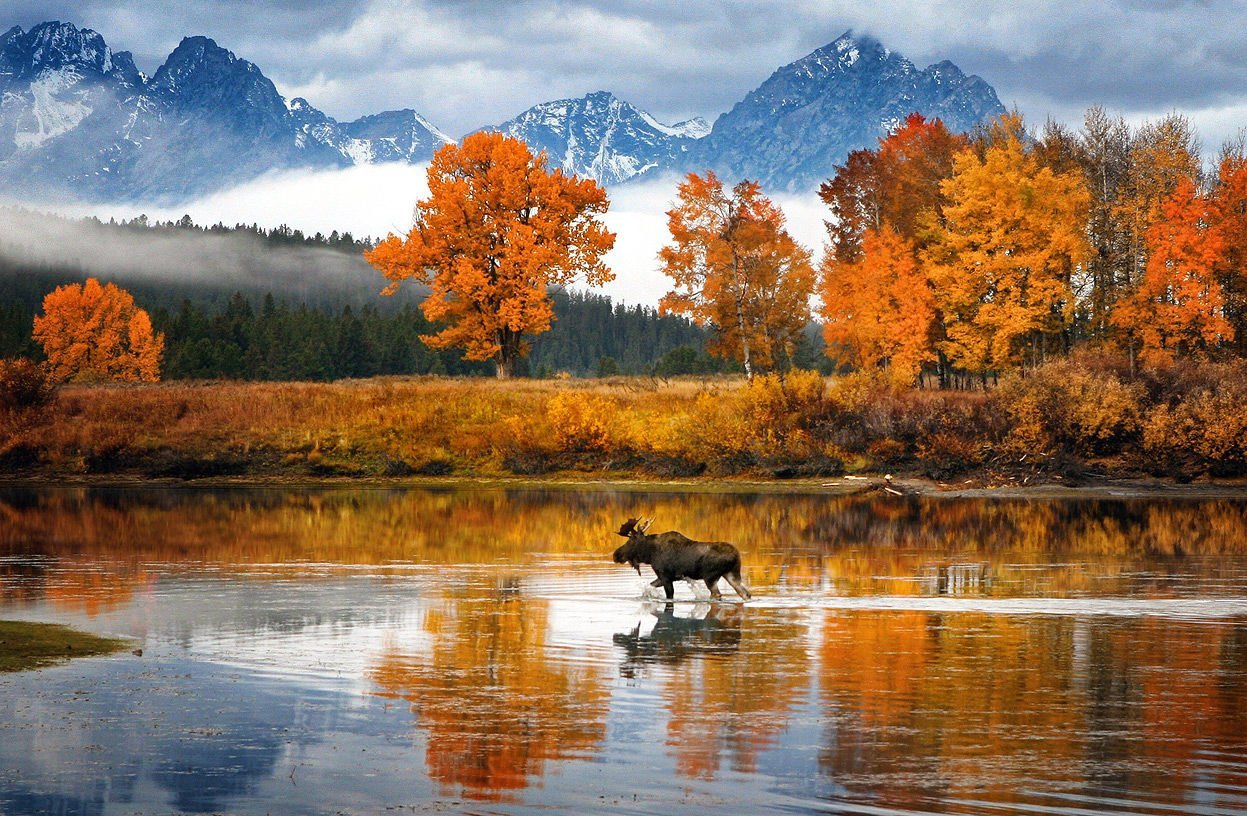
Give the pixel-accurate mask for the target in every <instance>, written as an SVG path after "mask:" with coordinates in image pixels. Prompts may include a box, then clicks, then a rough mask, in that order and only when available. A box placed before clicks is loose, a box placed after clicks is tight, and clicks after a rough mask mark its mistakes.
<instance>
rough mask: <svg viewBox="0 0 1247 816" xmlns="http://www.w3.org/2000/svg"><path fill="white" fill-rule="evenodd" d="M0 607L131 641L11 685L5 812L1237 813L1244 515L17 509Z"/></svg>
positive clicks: (602, 503)
mask: <svg viewBox="0 0 1247 816" xmlns="http://www.w3.org/2000/svg"><path fill="white" fill-rule="evenodd" d="M637 514H644V515H647V516H654V517H655V518H656V522H655V526H654V529H655V530H661V529H673V528H674V529H680V530H682V531H683V532H685V533H687V534H690V535H692V536H694V537H703V538H728V539H730V540H733V541H735V542H737V543H738V544H739V545H740V547H741V549H742V551H743V553H744V556H745V565H746V570H745V577H746V581H747V582H748V583H749V584H750V585H751V586H752V588H753V590H754V592H755V593H756V596H757V597H756V599H755V600H754V601H752V602H750V603H749V604H747V605H741V604H737V603H723V604H715V605H710V604H707V603H704V602H703V601H702V600H701V599H700V597H699V596H698V595H696V594H694V593H693V592H692V591H691V590H690V587H689V586H687V585H683V584H682V585H679V586H677V602H676V603H675V604H673V605H666V604H663V603H656V602H653V601H648V600H646V599H644V598H643V597H642V588H643V586H644V584H645V583H646V580H647V579H648V578H650V577H652V576H651V575H650V574H649V572H648V568H644V569H645V571H646V572H645V579H642V578H638V577H637V575H636V573H634V572H632V571H631V570H630V569H628V568H627V567H621V566H617V565H615V564H612V563H611V562H610V559H609V554H610V551H611V550H612V549H613V548H614V547H615V546H616V545H617V543H618V542H620V541H621V539H618V538H617V537H615V536H614V535H613V534H612V531H613V530H614V529H616V528H617V527H618V525H619V523H620V522H621V521H622V520H623V519H624V518H625V517H627V516H628V515H637ZM700 591H701V592H704V590H700ZM729 597H730V593H729ZM0 617H3V618H9V619H29V620H41V621H57V622H64V623H69V624H73V625H76V626H80V627H83V628H86V629H89V630H91V631H96V632H102V633H109V634H120V635H125V636H128V637H131V638H134V639H135V640H136V647H137V646H141V647H142V650H143V654H142V656H135V655H132V654H125V653H123V654H122V655H119V656H113V657H107V658H91V659H83V660H79V661H76V662H73V663H70V664H66V665H64V666H61V667H57V668H53V669H48V670H44V671H39V672H26V673H17V674H0V813H3V814H7V815H8V816H15V815H17V814H34V813H56V814H114V813H116V814H133V813H141V814H156V813H173V812H178V813H247V814H252V813H256V814H258V813H274V814H303V813H339V812H344V813H386V812H395V813H402V812H407V813H410V812H417V813H421V812H435V813H533V812H544V813H548V812H560V813H573V812H574V813H585V812H597V813H638V814H640V813H656V812H661V813H701V812H704V811H706V810H708V809H712V808H713V809H717V810H718V811H720V812H733V813H757V812H782V813H806V812H821V813H849V814H863V815H866V814H872V815H875V816H877V815H878V814H916V813H956V814H1002V816H1003V815H1005V814H1048V815H1049V816H1051V815H1052V814H1069V815H1070V816H1086V814H1097V813H1133V814H1166V815H1167V816H1173V814H1196V815H1198V816H1211V815H1213V814H1247V500H1243V501H1224V500H1220V501H1158V500H1151V501H1138V500H1120V501H1068V500H1061V501H1034V502H1025V501H1004V500H953V499H944V500H917V499H896V498H891V497H889V498H878V497H875V498H861V497H857V498H830V497H826V496H801V495H704V494H680V493H661V494H659V493H636V492H617V491H541V490H485V489H482V490H463V491H449V490H446V491H442V490H393V491H389V490H360V491H349V490H326V491H298V490H172V489H170V490H150V491H141V490H77V489H47V490H3V491H0Z"/></svg>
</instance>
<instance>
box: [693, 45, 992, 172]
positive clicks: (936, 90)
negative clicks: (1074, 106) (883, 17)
mask: <svg viewBox="0 0 1247 816" xmlns="http://www.w3.org/2000/svg"><path fill="white" fill-rule="evenodd" d="M914 112H918V113H921V114H923V115H924V116H926V117H927V118H936V117H938V118H940V119H942V120H943V121H944V124H945V125H947V126H948V128H949V129H950V130H953V131H967V130H970V129H971V128H973V127H974V126H975V125H977V124H978V123H980V122H983V121H985V120H987V119H990V118H991V117H994V116H998V115H1000V114H1002V113H1004V106H1003V105H1001V104H1000V100H999V99H998V98H997V97H996V92H995V90H993V89H992V87H991V86H990V85H988V84H987V83H986V82H984V81H983V80H982V79H980V78H979V77H977V76H966V75H965V74H963V73H962V72H961V70H960V69H959V68H958V67H957V66H956V65H953V64H952V63H951V62H948V61H944V62H940V63H937V64H935V65H932V66H930V67H929V68H926V69H925V70H919V69H918V68H917V67H915V66H914V64H913V63H912V62H910V61H909V60H907V59H905V58H904V57H903V56H901V55H900V54H897V53H895V52H892V51H889V50H888V49H886V48H884V47H883V46H882V45H881V44H880V43H879V42H877V41H876V40H873V39H870V38H868V37H854V36H853V33H852V32H846V33H845V34H844V35H842V36H840V37H839V38H837V39H836V40H835V41H834V42H832V43H830V44H828V45H826V46H823V47H822V48H820V49H818V50H817V51H814V52H813V53H811V54H809V55H807V56H805V57H803V58H802V59H799V60H797V61H796V62H794V63H791V64H789V65H785V66H784V67H782V68H780V69H779V70H777V71H776V72H775V73H773V74H772V75H771V77H770V78H769V79H767V80H766V82H764V83H762V85H761V86H759V87H758V88H757V89H756V90H754V91H752V92H750V93H749V94H748V95H747V96H746V97H745V98H744V99H743V100H741V101H740V102H738V103H737V104H736V105H735V107H733V108H732V109H731V110H730V111H728V112H727V113H725V114H723V115H722V116H720V117H719V118H718V119H717V120H716V121H715V123H714V128H713V129H712V130H711V132H710V134H709V135H708V136H706V138H704V139H701V140H700V141H698V142H697V143H696V145H695V146H694V148H693V149H692V150H690V151H689V153H688V155H687V156H686V157H684V159H683V160H682V161H681V163H680V164H681V167H682V168H683V169H686V170H693V171H700V170H702V169H705V168H712V169H714V170H715V171H716V173H718V175H719V176H720V177H721V178H725V179H739V178H750V179H756V180H758V181H760V182H761V183H762V185H763V187H764V188H769V189H787V190H807V189H811V188H813V187H816V186H817V185H818V184H819V183H821V182H822V181H823V180H825V179H827V178H829V177H830V176H831V175H832V174H833V172H834V168H835V166H836V165H837V164H840V163H842V162H843V161H844V159H845V158H846V157H847V156H848V154H849V151H851V150H855V149H858V148H862V147H873V146H874V145H875V144H876V142H877V140H878V138H879V137H880V136H884V135H886V134H887V133H888V132H890V131H891V130H892V129H893V128H895V127H896V126H897V125H898V124H900V123H901V122H902V121H903V120H904V119H905V117H906V116H907V115H908V114H910V113H914Z"/></svg>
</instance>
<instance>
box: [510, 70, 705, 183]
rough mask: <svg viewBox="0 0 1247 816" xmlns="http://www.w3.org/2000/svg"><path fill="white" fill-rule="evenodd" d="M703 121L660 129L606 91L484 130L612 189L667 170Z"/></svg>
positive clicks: (542, 106)
mask: <svg viewBox="0 0 1247 816" xmlns="http://www.w3.org/2000/svg"><path fill="white" fill-rule="evenodd" d="M704 126H705V121H704V120H689V121H688V122H681V123H680V124H678V125H664V124H662V123H661V122H659V121H658V120H657V119H655V118H654V117H653V116H651V115H649V114H648V113H646V112H645V111H643V110H641V109H640V108H637V107H636V106H635V105H632V104H630V103H628V102H625V101H623V100H622V99H619V98H618V97H616V96H615V95H614V94H612V93H609V92H607V91H596V92H594V93H591V94H588V95H587V96H584V97H581V98H579V99H559V100H555V101H553V102H543V103H541V104H540V105H535V106H533V107H531V108H529V109H528V110H526V111H524V112H523V113H521V114H520V115H519V116H516V117H515V118H514V119H509V120H507V121H506V122H503V123H502V124H500V125H498V126H496V127H491V128H486V130H491V131H497V132H500V133H504V134H506V135H507V136H512V137H515V138H517V139H522V140H523V141H525V142H527V143H528V145H529V147H531V148H532V149H533V150H544V151H545V152H546V156H547V157H548V159H549V162H550V165H551V166H554V167H559V168H562V170H563V172H565V173H574V174H576V175H578V176H581V177H586V176H587V177H590V178H594V179H596V180H597V181H599V182H601V183H603V184H617V183H619V182H622V181H627V180H628V179H631V178H634V177H636V176H639V175H641V174H642V173H645V172H646V171H648V170H651V169H653V168H656V167H660V166H667V165H669V164H670V163H671V162H672V160H673V159H674V158H675V157H676V156H678V155H679V154H681V153H683V152H684V151H685V150H686V149H687V146H688V144H689V143H690V142H691V141H692V140H693V139H695V138H697V136H696V135H695V134H698V133H701V132H703V127H704Z"/></svg>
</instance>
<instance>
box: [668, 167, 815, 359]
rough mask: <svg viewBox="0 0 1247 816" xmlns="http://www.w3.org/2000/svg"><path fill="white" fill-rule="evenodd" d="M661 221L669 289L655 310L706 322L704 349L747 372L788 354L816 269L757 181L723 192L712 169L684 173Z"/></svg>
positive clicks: (806, 310)
mask: <svg viewBox="0 0 1247 816" xmlns="http://www.w3.org/2000/svg"><path fill="white" fill-rule="evenodd" d="M667 226H668V228H669V229H670V231H671V243H670V244H668V245H667V246H665V247H663V248H662V250H661V251H660V252H659V253H658V257H659V259H660V260H661V261H662V264H663V271H664V272H665V273H666V274H667V275H668V276H669V277H670V278H671V279H672V281H673V283H674V284H675V288H674V289H673V290H672V291H670V292H668V293H667V294H666V295H664V296H663V298H662V300H661V301H659V309H660V310H661V311H663V312H675V313H678V314H684V315H688V316H689V317H691V318H692V319H693V320H695V321H696V322H698V323H700V324H701V325H709V326H712V327H713V328H714V330H715V340H714V342H713V343H712V344H711V345H710V350H711V351H712V352H713V353H715V354H718V355H719V356H721V357H725V358H729V359H735V360H737V361H739V362H740V363H741V364H742V365H743V366H744V368H745V374H746V375H748V376H749V377H752V376H753V375H754V372H755V370H766V369H769V368H772V367H774V366H775V365H776V363H777V362H779V360H780V359H781V355H786V356H787V357H788V358H789V359H791V355H792V352H793V350H794V348H795V345H796V342H797V339H798V337H799V336H800V333H801V331H802V330H803V329H804V328H805V326H806V324H807V323H808V322H809V319H810V307H809V298H810V294H811V292H812V291H813V289H814V268H813V266H812V265H811V263H810V254H809V252H808V251H806V250H805V249H804V248H803V247H802V246H801V245H800V244H798V243H797V242H796V241H794V240H793V238H792V236H790V235H789V234H788V231H787V229H785V226H784V215H783V213H782V212H781V211H780V209H779V208H778V207H776V206H775V204H773V203H772V202H771V201H770V199H768V198H766V197H765V196H763V195H762V191H761V188H760V187H759V186H758V183H757V182H754V181H742V182H740V183H739V184H737V185H736V186H735V187H734V188H733V189H732V191H731V192H730V193H729V192H727V191H726V190H724V188H723V183H722V182H721V181H719V179H718V178H717V177H716V176H715V174H714V173H712V172H707V173H706V175H705V177H702V176H699V175H697V174H696V173H689V175H688V177H687V178H686V179H685V180H684V181H683V182H681V183H680V186H679V201H678V202H677V203H676V205H675V207H674V208H673V209H671V210H669V211H668V212H667Z"/></svg>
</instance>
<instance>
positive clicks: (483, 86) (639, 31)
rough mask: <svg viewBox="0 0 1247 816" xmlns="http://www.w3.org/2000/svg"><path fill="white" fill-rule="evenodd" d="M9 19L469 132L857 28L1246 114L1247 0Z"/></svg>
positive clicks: (677, 83) (666, 90) (1072, 118)
mask: <svg viewBox="0 0 1247 816" xmlns="http://www.w3.org/2000/svg"><path fill="white" fill-rule="evenodd" d="M0 10H2V11H0V14H2V15H3V16H4V17H5V18H7V20H4V21H0V22H5V23H6V24H17V25H21V26H23V27H26V28H28V27H30V26H31V25H33V24H35V23H37V22H40V21H42V20H47V19H62V20H67V21H70V22H73V23H75V24H77V25H80V26H86V27H89V28H94V29H95V30H97V31H99V32H100V33H101V34H103V35H104V37H105V39H106V40H107V41H108V43H109V45H111V46H112V47H113V48H114V49H115V50H119V51H120V50H129V51H132V52H133V53H134V55H135V58H136V61H137V63H138V66H139V68H140V69H141V70H143V71H146V72H147V73H149V74H150V73H152V72H154V71H155V69H156V67H157V66H158V65H159V64H160V62H162V61H163V59H164V57H165V56H166V55H167V54H168V53H169V51H171V50H172V49H173V47H174V46H175V45H176V44H177V42H178V40H179V39H180V38H181V37H182V36H184V35H190V34H204V35H207V36H210V37H212V38H214V39H215V40H216V41H217V42H218V43H219V44H221V45H222V46H224V47H226V48H229V49H230V50H232V51H234V52H235V53H236V54H238V55H239V56H240V57H243V58H245V59H249V60H251V61H252V62H255V63H256V64H258V65H259V66H260V68H261V69H262V70H263V71H264V72H265V73H266V74H267V75H268V76H269V77H270V78H271V79H272V80H273V81H274V82H275V83H276V85H277V87H278V90H280V91H281V92H282V93H283V94H284V95H285V96H287V98H290V97H294V96H304V97H306V98H307V99H308V100H309V101H311V102H312V104H314V105H316V106H317V107H319V108H321V109H322V110H324V111H325V112H326V113H328V114H330V115H331V116H334V117H337V118H339V119H351V118H355V117H357V116H359V115H362V114H365V113H375V112H378V111H381V110H386V109H394V108H400V107H411V108H415V109H416V110H418V111H420V112H421V113H423V114H424V115H425V116H426V117H428V118H429V119H430V120H431V121H432V122H433V123H434V124H436V125H438V126H439V127H440V128H441V129H443V130H445V131H446V132H447V133H448V134H450V135H451V136H456V137H457V136H461V135H462V134H463V133H465V132H467V131H469V130H472V129H474V128H476V127H478V126H481V125H485V124H490V123H497V122H500V121H502V120H504V119H507V118H509V117H511V116H513V115H515V114H516V113H519V112H520V111H522V110H524V109H525V108H527V107H529V106H531V105H533V104H536V103H537V102H542V101H546V100H549V99H554V98H559V97H564V96H580V95H583V94H585V93H588V92H590V91H594V90H599V89H604V90H611V91H614V92H615V93H617V94H618V95H619V96H621V97H623V98H624V99H627V100H628V101H630V102H633V103H634V104H636V105H638V106H640V107H642V108H644V109H647V110H649V111H650V112H651V113H653V114H654V115H655V116H657V117H658V118H659V119H663V120H666V121H668V122H674V121H676V120H680V119H684V118H687V117H689V116H694V115H698V116H704V117H706V118H707V119H709V120H713V119H714V117H715V116H717V115H718V114H720V113H722V112H724V111H725V110H727V109H728V108H729V107H731V105H732V104H733V103H734V102H735V101H737V100H738V99H740V98H741V97H742V96H743V95H744V94H745V93H746V92H748V91H749V90H751V89H752V88H754V87H756V86H757V85H758V84H759V83H761V82H762V81H763V80H764V79H766V77H767V76H769V75H770V73H771V72H772V71H773V70H774V69H775V68H777V67H778V66H780V65H783V64H785V63H788V62H791V61H793V60H795V59H798V58H800V57H801V56H804V55H805V54H807V53H809V52H810V51H812V50H813V49H815V48H817V47H819V46H821V45H824V44H826V43H827V42H830V41H831V40H832V39H834V38H835V37H837V36H839V35H840V34H841V33H843V32H844V31H845V30H846V29H850V28H851V29H853V30H855V31H856V32H858V33H864V34H869V35H872V36H874V37H876V38H878V39H879V40H880V41H882V42H883V43H884V45H886V46H888V47H889V48H891V49H893V50H894V51H899V52H901V53H902V54H904V55H905V56H907V57H909V58H910V59H911V60H913V61H914V62H916V63H918V64H919V66H920V67H925V66H926V65H927V64H929V63H931V62H935V61H938V60H940V59H950V60H952V61H953V62H955V63H957V64H958V65H959V66H960V67H961V68H962V69H963V70H965V71H966V72H967V73H977V74H979V75H980V76H982V77H983V78H985V79H986V80H987V81H988V82H990V83H991V84H992V85H993V86H995V88H996V90H997V92H998V93H999V95H1000V98H1001V100H1002V101H1003V102H1004V103H1005V105H1006V106H1013V105H1017V106H1018V107H1020V108H1021V110H1022V111H1023V112H1024V113H1025V114H1026V115H1027V118H1028V119H1029V120H1031V121H1032V123H1033V124H1037V125H1038V124H1042V122H1043V120H1044V119H1045V118H1047V117H1048V116H1049V115H1051V116H1054V117H1055V118H1058V119H1060V120H1062V121H1066V122H1068V123H1070V124H1077V123H1078V122H1080V121H1081V118H1082V112H1083V111H1084V110H1085V109H1086V108H1087V107H1088V106H1090V105H1094V104H1101V105H1104V106H1105V107H1107V108H1108V109H1110V110H1111V111H1113V112H1115V113H1120V114H1123V115H1125V116H1127V118H1129V119H1130V120H1131V121H1135V122H1137V121H1140V120H1142V119H1144V118H1149V117H1156V116H1160V115H1163V114H1165V113H1168V112H1170V111H1173V110H1177V111H1180V112H1183V113H1186V114H1187V115H1189V116H1190V117H1191V118H1192V119H1193V120H1194V122H1195V124H1196V126H1197V127H1198V128H1199V130H1200V131H1201V133H1202V135H1203V137H1204V141H1205V143H1206V144H1207V145H1208V146H1209V147H1211V148H1213V150H1214V151H1215V148H1216V146H1217V145H1219V144H1220V142H1221V141H1222V140H1223V139H1224V138H1226V137H1229V136H1232V135H1233V134H1234V133H1235V132H1236V131H1237V130H1238V129H1239V128H1240V127H1242V126H1244V125H1247V2H1241V0H1187V1H1186V2H1182V1H1181V0H1111V1H1110V2H1098V1H1093V2H1087V0H1042V1H1040V0H927V1H926V2H916V1H914V0H874V2H871V3H864V2H861V0H766V1H762V0H758V1H752V0H726V1H725V2H712V1H711V0H679V1H678V2H675V1H674V0H566V1H565V2H555V1H554V0H532V1H531V2H530V1H526V0H475V1H473V0H362V1H361V0H196V2H193V3H167V4H165V3H153V2H151V0H141V2H139V1H138V0H3V2H2V3H0Z"/></svg>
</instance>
